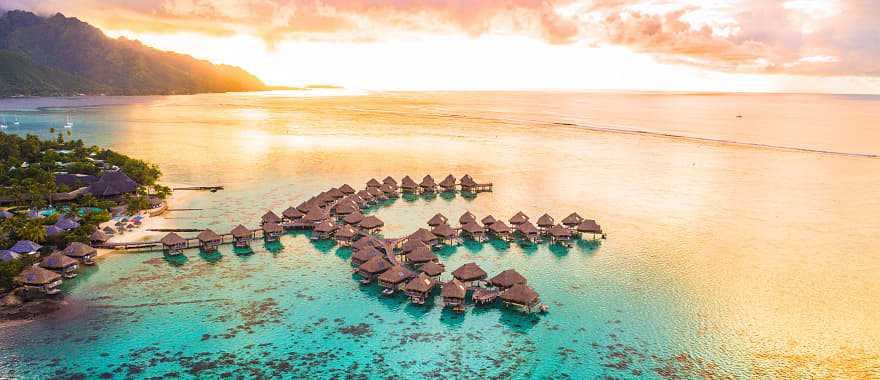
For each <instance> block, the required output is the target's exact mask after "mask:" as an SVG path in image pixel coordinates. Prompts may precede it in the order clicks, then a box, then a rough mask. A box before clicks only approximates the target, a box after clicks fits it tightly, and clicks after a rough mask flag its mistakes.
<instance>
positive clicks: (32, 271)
mask: <svg viewBox="0 0 880 380" xmlns="http://www.w3.org/2000/svg"><path fill="white" fill-rule="evenodd" d="M15 282H16V283H17V284H19V285H21V286H22V287H24V288H25V289H28V290H36V291H38V292H40V293H43V294H49V295H50V294H57V293H58V292H59V290H58V286H59V285H61V275H60V274H58V273H55V272H53V271H50V270H46V269H43V268H40V267H38V266H30V267H27V268H25V270H23V271H21V273H20V274H19V275H18V276H16V277H15Z"/></svg>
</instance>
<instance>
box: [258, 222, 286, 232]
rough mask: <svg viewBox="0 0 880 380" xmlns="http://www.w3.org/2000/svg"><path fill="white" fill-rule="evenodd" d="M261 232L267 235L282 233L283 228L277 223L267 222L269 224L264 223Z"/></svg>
mask: <svg viewBox="0 0 880 380" xmlns="http://www.w3.org/2000/svg"><path fill="white" fill-rule="evenodd" d="M263 232H265V233H267V234H269V233H280V232H284V228H282V227H281V225H280V224H278V223H274V222H269V223H266V224H264V225H263Z"/></svg>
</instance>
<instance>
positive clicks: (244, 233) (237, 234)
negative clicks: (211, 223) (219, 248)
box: [229, 224, 254, 248]
mask: <svg viewBox="0 0 880 380" xmlns="http://www.w3.org/2000/svg"><path fill="white" fill-rule="evenodd" d="M229 233H230V234H232V245H233V246H234V247H236V248H247V247H250V245H251V240H253V239H254V232H253V231H251V230H250V229H249V228H247V227H245V226H243V225H241V224H239V225H237V226H235V228H233V229H232V231H230V232H229Z"/></svg>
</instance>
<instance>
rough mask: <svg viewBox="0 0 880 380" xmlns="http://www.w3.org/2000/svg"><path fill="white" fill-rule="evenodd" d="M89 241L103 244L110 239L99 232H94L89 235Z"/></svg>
mask: <svg viewBox="0 0 880 380" xmlns="http://www.w3.org/2000/svg"><path fill="white" fill-rule="evenodd" d="M89 240H91V241H98V242H101V243H104V242H106V241H107V240H110V237H108V236H107V234H105V233H104V232H102V231H101V230H95V232H92V234H91V235H89Z"/></svg>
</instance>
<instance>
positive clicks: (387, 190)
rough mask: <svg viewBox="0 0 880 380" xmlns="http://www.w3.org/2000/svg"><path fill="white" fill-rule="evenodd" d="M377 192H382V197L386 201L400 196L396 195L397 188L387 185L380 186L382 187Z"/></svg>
mask: <svg viewBox="0 0 880 380" xmlns="http://www.w3.org/2000/svg"><path fill="white" fill-rule="evenodd" d="M379 190H381V191H382V195H384V196H385V198H387V199H391V198H397V197H399V196H400V195H399V194H398V193H397V188H396V187H394V186H391V185H388V184H384V185H382V187H380V188H379Z"/></svg>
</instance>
